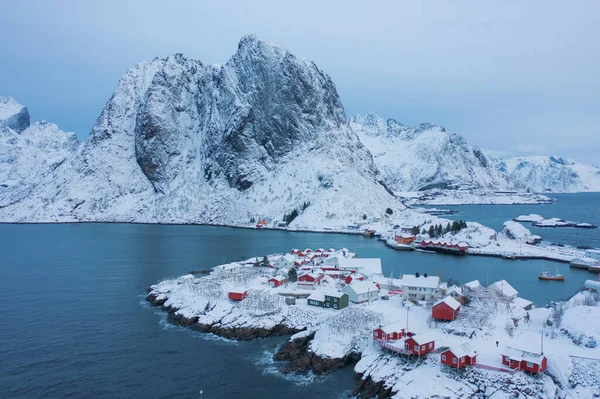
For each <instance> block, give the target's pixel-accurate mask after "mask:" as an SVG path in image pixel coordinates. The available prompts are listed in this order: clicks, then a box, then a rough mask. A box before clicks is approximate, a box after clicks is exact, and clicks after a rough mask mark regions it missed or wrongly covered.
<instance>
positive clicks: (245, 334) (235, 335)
mask: <svg viewBox="0 0 600 399" xmlns="http://www.w3.org/2000/svg"><path fill="white" fill-rule="evenodd" d="M167 299H168V298H162V299H158V298H157V296H156V295H154V294H151V293H150V294H148V295H147V296H146V300H147V301H148V303H150V304H151V305H152V306H156V307H160V308H161V309H162V310H164V311H165V312H167V313H168V316H167V319H168V320H169V322H170V323H172V324H175V325H178V326H182V327H189V328H191V329H192V330H196V331H198V332H202V333H210V334H214V335H218V336H219V337H223V338H227V339H235V340H237V341H250V340H252V339H255V338H266V337H275V336H280V335H291V334H296V333H298V332H300V331H301V330H298V329H295V328H289V327H287V326H285V325H283V324H278V325H275V326H273V327H272V328H247V327H240V328H235V327H221V325H220V324H219V323H218V322H216V323H214V324H203V323H198V317H192V318H188V317H185V316H182V315H181V314H177V313H176V312H177V311H178V310H179V309H177V308H174V307H172V306H165V302H166V301H167Z"/></svg>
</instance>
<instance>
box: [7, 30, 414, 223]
mask: <svg viewBox="0 0 600 399" xmlns="http://www.w3.org/2000/svg"><path fill="white" fill-rule="evenodd" d="M39 179H40V180H41V183H40V184H39V185H37V186H36V187H37V189H36V192H35V193H34V195H32V196H30V198H27V199H23V200H18V201H13V202H15V203H14V204H13V205H12V206H10V207H5V208H2V209H0V220H5V221H6V220H18V221H54V220H96V221H135V222H178V223H220V224H240V223H247V222H248V220H249V219H250V218H251V217H257V216H264V217H270V218H274V219H279V220H281V218H282V217H283V215H284V214H285V213H289V212H290V211H292V209H294V208H297V209H301V208H303V207H306V205H308V207H307V208H306V209H305V210H304V212H301V215H300V216H299V217H298V218H297V219H296V220H295V221H294V223H293V224H294V226H296V227H303V226H307V227H308V226H313V225H324V224H328V225H332V224H333V225H335V224H336V223H339V224H340V225H343V224H345V223H348V222H349V221H351V220H355V219H356V216H358V215H362V214H367V215H369V216H381V215H382V214H383V213H384V212H385V209H386V208H388V207H390V208H392V209H393V210H395V211H400V210H402V209H404V207H403V205H402V204H401V203H400V202H399V201H397V200H396V199H395V198H394V197H393V196H391V195H390V194H389V193H388V192H387V191H386V189H385V187H384V186H382V185H381V184H380V183H378V179H379V176H378V171H377V168H376V166H375V164H374V162H373V159H372V157H371V154H370V153H369V151H368V150H367V149H366V148H365V147H364V146H363V145H362V143H361V142H360V141H359V140H358V137H357V136H356V134H355V133H354V132H353V131H352V129H351V128H350V126H349V125H348V123H347V121H346V118H345V114H344V109H343V106H342V104H341V101H340V99H339V96H338V94H337V91H336V89H335V86H334V85H333V83H332V81H331V79H330V78H329V77H328V76H327V75H326V74H324V73H323V72H322V71H321V70H320V69H319V68H318V67H317V66H316V65H315V64H314V63H312V62H310V61H308V60H305V59H303V58H301V57H297V56H295V55H293V54H292V53H290V52H289V51H287V50H286V49H284V48H282V47H280V46H278V45H275V44H272V43H269V42H266V41H264V40H262V39H259V38H257V37H255V36H246V37H244V38H242V39H241V41H240V43H239V46H238V49H237V51H236V53H235V54H234V56H233V57H232V58H231V59H230V60H229V61H228V62H227V63H226V64H224V65H220V66H211V65H204V64H203V63H202V62H200V61H197V60H192V59H188V58H186V57H185V56H183V55H181V54H175V55H172V56H169V57H166V58H156V59H154V60H153V61H151V62H142V63H140V64H138V65H136V66H135V67H133V68H132V69H130V70H129V71H128V72H127V73H126V74H125V75H124V76H123V78H121V80H120V81H119V84H118V85H117V88H116V90H115V92H114V94H113V96H112V97H111V99H110V100H109V101H108V103H107V104H106V106H105V108H104V110H103V111H102V113H101V115H100V117H99V118H98V121H97V123H96V125H95V126H94V128H93V130H92V133H91V134H90V136H89V138H88V139H87V140H86V141H85V142H84V143H83V144H82V145H81V146H80V147H79V148H78V149H77V151H75V153H74V154H73V155H72V156H70V157H69V158H68V160H67V162H63V163H62V164H61V165H60V166H58V167H57V168H56V169H55V170H54V171H52V172H51V173H45V174H43V175H42V176H40V177H39Z"/></svg>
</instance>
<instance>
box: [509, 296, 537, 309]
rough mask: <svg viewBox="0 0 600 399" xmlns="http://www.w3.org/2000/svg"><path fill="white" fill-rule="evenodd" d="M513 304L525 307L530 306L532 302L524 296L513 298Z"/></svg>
mask: <svg viewBox="0 0 600 399" xmlns="http://www.w3.org/2000/svg"><path fill="white" fill-rule="evenodd" d="M513 304H514V305H515V306H516V307H517V308H519V309H525V308H526V307H529V306H531V305H532V304H533V302H531V301H529V300H527V299H525V298H521V297H516V298H515V299H513Z"/></svg>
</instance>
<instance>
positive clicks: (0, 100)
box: [0, 97, 29, 133]
mask: <svg viewBox="0 0 600 399" xmlns="http://www.w3.org/2000/svg"><path fill="white" fill-rule="evenodd" d="M28 127H29V112H28V111H27V108H26V107H24V106H23V105H21V104H19V103H18V102H17V101H15V99H14V98H12V97H0V130H2V129H3V128H9V129H12V130H14V131H15V132H17V133H21V132H22V131H23V130H25V129H27V128H28Z"/></svg>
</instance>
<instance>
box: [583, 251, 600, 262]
mask: <svg viewBox="0 0 600 399" xmlns="http://www.w3.org/2000/svg"><path fill="white" fill-rule="evenodd" d="M585 257H586V258H592V259H596V260H600V250H597V249H588V250H587V251H585Z"/></svg>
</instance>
